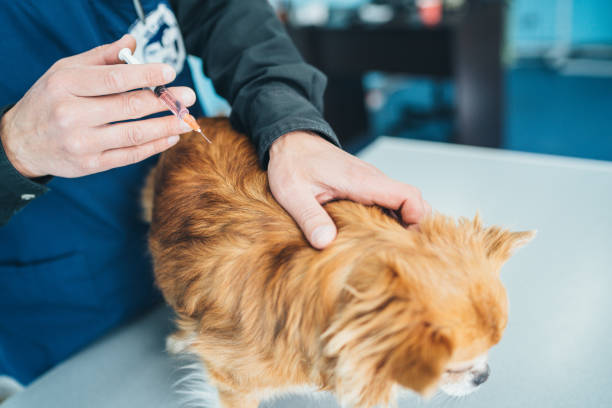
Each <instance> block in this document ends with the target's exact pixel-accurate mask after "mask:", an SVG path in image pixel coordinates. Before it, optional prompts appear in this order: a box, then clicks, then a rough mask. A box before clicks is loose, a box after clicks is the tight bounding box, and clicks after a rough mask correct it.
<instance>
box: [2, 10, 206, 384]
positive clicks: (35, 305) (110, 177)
mask: <svg viewBox="0 0 612 408" xmlns="http://www.w3.org/2000/svg"><path fill="white" fill-rule="evenodd" d="M141 3H142V7H143V9H144V13H145V15H147V19H146V24H143V23H142V22H141V21H139V19H138V15H137V13H136V9H135V7H134V4H133V2H132V1H131V0H106V1H88V0H50V1H34V0H22V1H13V0H0V10H2V11H1V12H0V38H1V39H2V40H1V41H0V55H2V57H3V61H2V64H0V75H1V76H0V78H1V79H0V106H4V105H7V104H11V103H15V102H16V101H17V100H19V99H20V98H21V97H22V96H23V94H24V93H25V92H26V91H27V90H28V89H29V87H30V86H31V85H32V84H33V83H34V82H35V81H36V80H37V79H38V78H39V77H40V76H41V75H42V74H43V73H44V72H45V71H46V70H47V69H48V68H49V67H50V66H51V65H52V64H53V63H54V62H55V61H57V60H58V59H60V58H63V57H67V56H70V55H74V54H77V53H80V52H84V51H86V50H89V49H91V48H93V47H96V46H98V45H101V44H105V43H109V42H112V41H115V40H117V39H119V38H120V37H121V36H122V35H123V34H125V33H126V32H131V33H133V34H134V35H135V36H136V37H137V42H138V49H137V55H138V56H139V57H140V58H142V59H144V60H145V61H148V62H157V61H162V62H167V63H170V64H171V65H173V66H174V67H175V68H176V69H177V71H180V72H179V74H178V76H177V79H176V81H175V82H174V83H173V84H172V85H187V86H192V81H191V76H190V72H189V69H188V65H187V62H186V60H185V49H184V46H183V43H182V38H181V36H180V31H179V30H178V27H177V25H176V20H175V19H174V16H173V14H172V12H171V11H170V6H169V5H168V4H167V3H165V2H164V1H159V0H142V2H141ZM192 111H193V113H195V114H196V115H201V114H202V112H201V111H200V109H199V107H198V106H194V107H193V108H192ZM155 160H156V159H155V158H153V159H150V160H147V161H144V162H141V163H138V164H136V165H132V166H128V167H122V168H118V169H113V170H110V171H107V172H103V173H99V174H94V175H91V176H87V177H82V178H77V179H63V178H58V177H56V178H54V179H52V180H51V182H50V183H49V184H48V186H49V187H50V189H51V190H50V191H49V192H48V193H47V194H45V195H43V196H42V197H40V198H38V199H36V200H34V201H33V202H32V203H30V204H28V205H27V206H26V207H25V208H24V209H23V210H22V211H21V212H20V213H18V214H16V215H15V216H13V217H12V219H11V220H10V221H9V222H8V223H7V224H6V225H5V226H2V227H0V374H2V373H6V374H9V375H12V376H15V377H16V378H18V379H19V380H21V381H24V382H29V381H31V380H32V379H33V378H34V377H35V376H37V375H39V374H40V373H41V372H43V371H44V370H46V369H47V368H48V367H50V366H52V365H54V364H56V363H57V362H59V361H61V360H62V359H64V358H66V357H67V356H68V355H70V354H71V353H73V352H74V351H76V350H78V349H79V348H81V347H83V346H84V345H86V344H88V343H89V342H91V341H92V340H93V339H95V338H97V337H99V336H100V335H101V334H102V333H104V332H105V331H107V330H108V329H109V328H111V327H114V326H116V325H117V324H118V323H120V322H121V321H123V320H125V319H126V318H128V317H130V316H132V315H134V314H135V313H137V312H139V311H141V310H144V309H146V308H148V307H150V306H151V305H152V304H154V303H155V302H157V301H158V300H159V295H158V293H157V291H156V290H155V289H154V285H153V282H152V272H151V265H150V262H149V260H148V256H147V251H146V232H147V227H146V225H145V224H144V223H143V222H142V221H141V217H140V208H139V195H140V189H141V187H142V185H143V182H144V178H145V176H146V174H147V172H148V170H149V169H150V167H151V166H152V164H153V163H154V161H155Z"/></svg>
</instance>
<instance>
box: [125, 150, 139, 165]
mask: <svg viewBox="0 0 612 408" xmlns="http://www.w3.org/2000/svg"><path fill="white" fill-rule="evenodd" d="M142 159H143V154H142V153H141V150H140V149H133V150H131V151H129V152H127V153H126V155H125V162H126V164H134V163H138V162H139V161H141V160H142Z"/></svg>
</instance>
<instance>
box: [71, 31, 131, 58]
mask: <svg viewBox="0 0 612 408" xmlns="http://www.w3.org/2000/svg"><path fill="white" fill-rule="evenodd" d="M123 48H129V49H130V50H131V51H132V53H133V52H134V50H135V49H136V39H135V38H134V37H132V36H131V35H130V34H125V35H124V36H123V37H121V38H120V39H118V40H117V41H115V42H112V43H110V44H104V45H100V46H98V47H96V48H93V49H91V50H89V51H85V52H83V53H81V54H77V55H75V56H73V57H71V59H72V60H73V61H74V62H77V63H79V64H85V65H111V64H119V63H121V61H120V60H119V51H120V50H121V49H123Z"/></svg>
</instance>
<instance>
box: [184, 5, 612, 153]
mask: <svg viewBox="0 0 612 408" xmlns="http://www.w3.org/2000/svg"><path fill="white" fill-rule="evenodd" d="M417 1H418V0H417ZM483 1H484V0H483ZM489 1H495V0H489ZM271 2H272V3H273V4H274V5H275V6H276V7H278V8H279V11H283V12H285V13H288V16H286V17H285V18H286V19H287V20H288V21H289V22H290V23H293V24H299V21H297V23H296V20H298V19H302V20H305V21H303V23H304V24H305V25H312V24H314V25H317V24H329V22H330V21H332V20H333V19H332V18H331V16H332V14H329V10H332V11H333V10H336V11H337V10H343V9H346V10H354V9H357V8H359V7H363V6H364V4H368V3H371V2H370V1H368V0H290V1H288V0H275V1H272V0H271ZM374 3H376V4H378V5H380V4H385V3H389V4H393V3H401V1H400V0H396V1H395V2H394V1H389V2H384V1H375V2H374ZM404 3H406V2H404ZM413 3H414V1H413ZM462 3H464V1H462V0H454V1H450V0H447V4H446V5H450V6H456V5H457V4H462ZM506 3H507V7H506V13H505V16H504V21H505V27H503V28H502V30H503V32H504V39H503V44H502V51H503V52H502V57H501V58H502V60H503V69H504V70H503V85H504V92H503V101H502V109H503V120H502V125H501V128H502V129H501V142H500V143H499V147H502V148H507V149H514V150H522V151H530V152H539V153H548V154H559V155H567V156H576V157H584V158H592V159H600V160H612V1H610V0H537V1H536V0H512V1H507V2H506ZM292 19H293V21H292ZM389 52H392V50H390V51H389ZM190 64H192V65H194V66H196V67H200V66H201V62H200V61H199V60H198V59H196V58H191V59H190ZM193 71H194V72H196V71H200V72H201V69H200V70H193ZM197 83H198V88H199V93H200V102H201V103H203V105H204V107H205V110H206V111H207V112H209V114H212V115H217V114H227V113H228V112H229V109H230V108H229V106H228V105H227V103H226V102H225V101H223V100H222V99H221V98H219V97H218V96H216V95H215V93H214V88H213V87H212V84H211V83H210V81H208V80H207V79H206V78H204V77H201V78H197ZM455 88H456V84H455V81H454V80H453V79H452V78H449V79H442V80H441V79H439V78H436V79H433V78H430V77H427V76H409V75H404V74H387V73H384V72H368V73H366V74H365V75H363V89H364V91H365V94H364V98H363V99H364V104H365V106H366V112H367V127H368V132H367V133H368V134H367V135H365V136H364V138H363V140H364V141H365V142H364V143H361V144H359V145H358V147H363V146H364V145H365V144H367V143H368V142H370V141H371V140H373V137H374V136H376V135H383V134H384V135H391V136H397V137H408V138H418V139H424V140H434V141H452V140H453V132H455V131H456V127H457V123H456V119H455V118H454V117H453V116H452V115H445V114H444V112H447V111H452V109H453V107H454V106H456V104H457V103H458V102H457V100H456V95H455V94H456V89H455ZM441 112H442V113H441ZM356 150H357V149H355V148H354V149H353V151H356Z"/></svg>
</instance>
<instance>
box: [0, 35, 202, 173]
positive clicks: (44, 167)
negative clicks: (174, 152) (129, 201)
mask: <svg viewBox="0 0 612 408" xmlns="http://www.w3.org/2000/svg"><path fill="white" fill-rule="evenodd" d="M126 47H127V48H130V49H131V50H132V51H133V50H134V48H135V47H136V41H135V40H134V38H133V37H131V36H129V35H126V36H124V37H123V38H121V39H120V40H118V41H116V42H114V43H112V44H106V45H103V46H100V47H97V48H94V49H92V50H90V51H87V52H85V53H83V54H79V55H75V56H72V57H68V58H64V59H61V60H59V61H57V62H56V63H55V64H53V66H51V68H49V70H48V71H47V72H46V73H45V74H44V75H43V76H42V77H40V78H39V79H38V81H36V83H35V84H34V85H33V86H32V87H31V88H30V89H29V90H28V92H27V93H26V94H25V95H24V97H23V98H22V99H21V100H19V102H17V104H16V105H15V106H14V107H13V108H11V109H10V110H9V111H8V112H7V113H6V114H5V115H4V116H3V117H2V122H1V123H0V138H1V141H2V144H3V145H4V150H5V151H6V154H7V157H8V159H9V160H10V161H11V163H12V164H13V166H14V167H15V168H16V169H17V171H19V172H20V173H21V174H23V175H24V176H26V177H39V176H45V175H49V174H50V175H55V176H61V177H79V176H84V175H87V174H91V173H96V172H100V171H104V170H107V169H110V168H113V167H119V166H125V165H128V164H132V163H135V162H138V161H141V160H143V159H145V158H147V157H149V156H152V155H154V154H156V153H159V152H161V151H164V150H166V149H168V148H169V147H170V146H172V145H173V144H175V143H176V142H177V141H178V136H177V135H179V134H181V133H184V132H187V131H190V130H191V129H189V127H188V126H187V125H185V124H183V123H182V122H181V121H180V120H178V119H177V118H176V117H174V116H167V117H163V118H155V119H147V120H140V121H134V122H125V123H116V122H122V121H126V120H129V119H139V118H142V117H144V116H147V115H151V114H153V113H157V112H161V111H164V110H166V107H165V106H164V105H163V104H162V103H161V102H160V101H159V100H158V99H157V98H156V97H155V96H154V95H153V93H152V92H150V91H148V90H142V89H141V88H143V87H147V86H157V85H164V84H167V83H169V82H171V81H172V80H174V78H175V76H176V72H175V71H174V69H173V68H172V67H170V66H169V65H166V64H144V65H126V64H122V63H121V62H120V61H119V59H118V57H117V54H118V52H119V50H120V49H122V48H126ZM119 64H120V65H119ZM134 89H137V90H136V91H133V92H128V91H132V90H134ZM171 89H172V92H173V93H174V94H175V95H176V96H177V98H179V99H180V100H181V101H182V102H184V103H185V104H186V105H187V106H190V105H193V103H194V102H195V93H194V92H193V91H192V90H191V89H189V88H185V87H179V88H171Z"/></svg>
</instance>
